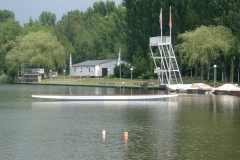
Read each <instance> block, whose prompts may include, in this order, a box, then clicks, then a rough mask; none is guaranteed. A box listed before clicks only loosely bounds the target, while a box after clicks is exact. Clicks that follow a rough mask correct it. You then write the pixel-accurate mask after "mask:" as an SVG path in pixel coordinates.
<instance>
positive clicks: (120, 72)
mask: <svg viewBox="0 0 240 160" xmlns="http://www.w3.org/2000/svg"><path fill="white" fill-rule="evenodd" d="M119 58H120V64H119V65H120V73H119V74H120V86H121V85H122V80H121V48H119Z"/></svg>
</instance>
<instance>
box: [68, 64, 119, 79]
mask: <svg viewBox="0 0 240 160" xmlns="http://www.w3.org/2000/svg"><path fill="white" fill-rule="evenodd" d="M115 66H116V61H115V60H114V61H110V62H107V63H104V64H100V65H97V66H82V67H72V68H71V69H70V75H71V76H79V77H80V76H81V77H85V76H89V77H98V76H99V77H102V76H107V75H108V74H114V68H115ZM108 69H109V70H108ZM104 71H105V72H104ZM104 73H105V75H104Z"/></svg>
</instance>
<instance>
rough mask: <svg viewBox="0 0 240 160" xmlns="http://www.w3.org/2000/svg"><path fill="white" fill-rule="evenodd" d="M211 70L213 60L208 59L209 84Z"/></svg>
mask: <svg viewBox="0 0 240 160" xmlns="http://www.w3.org/2000/svg"><path fill="white" fill-rule="evenodd" d="M210 68H211V59H208V64H207V71H208V73H207V81H208V82H209V80H210Z"/></svg>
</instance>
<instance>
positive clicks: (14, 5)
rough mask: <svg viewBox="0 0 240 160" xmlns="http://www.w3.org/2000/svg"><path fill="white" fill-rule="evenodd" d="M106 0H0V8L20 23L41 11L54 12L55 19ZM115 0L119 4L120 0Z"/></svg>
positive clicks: (36, 16) (27, 20) (36, 15)
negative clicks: (11, 14)
mask: <svg viewBox="0 0 240 160" xmlns="http://www.w3.org/2000/svg"><path fill="white" fill-rule="evenodd" d="M99 1H105V2H106V0H0V10H3V9H7V10H9V11H12V12H14V14H15V19H16V20H17V21H19V22H20V24H21V25H23V24H24V23H27V22H29V18H30V17H32V18H33V20H35V19H37V18H38V17H39V15H40V14H41V13H42V12H43V11H47V12H51V13H55V15H56V17H57V20H60V19H61V17H62V16H63V14H67V12H68V11H71V10H76V9H78V10H80V11H86V10H87V8H88V7H92V6H93V3H94V2H99ZM112 1H115V4H116V5H119V4H120V3H121V2H122V0H112Z"/></svg>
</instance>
